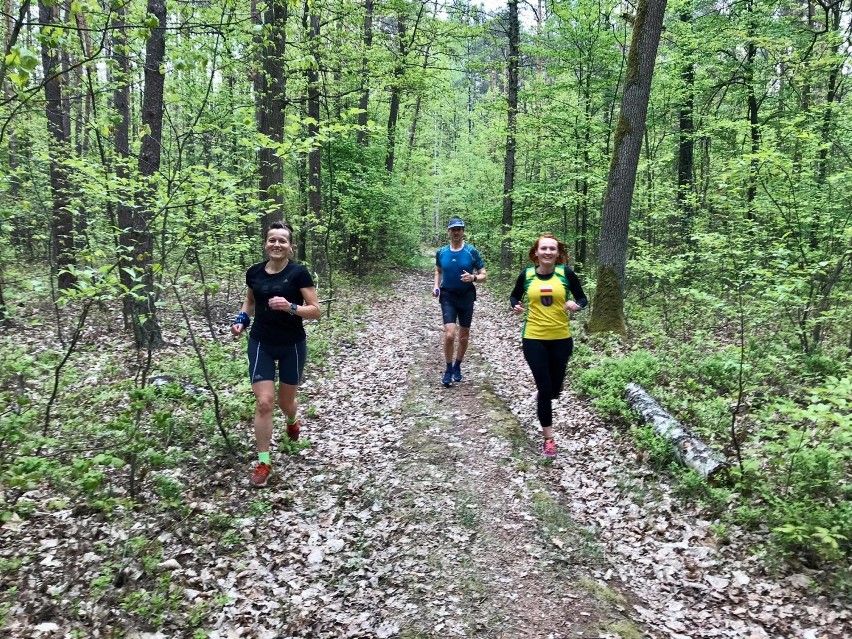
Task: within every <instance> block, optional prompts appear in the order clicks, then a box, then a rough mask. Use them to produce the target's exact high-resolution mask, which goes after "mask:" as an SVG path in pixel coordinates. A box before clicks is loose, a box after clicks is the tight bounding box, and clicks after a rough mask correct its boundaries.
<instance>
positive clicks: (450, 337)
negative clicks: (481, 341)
mask: <svg viewBox="0 0 852 639" xmlns="http://www.w3.org/2000/svg"><path fill="white" fill-rule="evenodd" d="M447 235H449V237H450V243H449V244H447V245H446V246H442V247H441V248H439V249H438V250H437V251H436V252H435V282H434V287H433V290H432V296H433V297H437V298H439V300H440V302H441V314H442V315H443V319H444V357H445V359H446V361H447V368H446V370H445V371H444V376H443V377H442V378H441V383H442V384H443V385H444V386H450V385H452V383H453V382H460V381H461V380H462V374H461V363H462V360H463V359H464V354H465V351H467V345H468V341H469V339H470V324H471V321H472V319H473V302H474V300H476V286H474V284H476V283H480V284H481V283H482V282H484V281H485V280H486V279H487V277H488V274H487V273H486V272H485V262H483V261H482V256H480V255H479V251H477V250H476V249H475V248H473V247H472V246H471V245H470V244H468V243H467V242H465V241H464V220H462V219H461V218H460V217H454V218H452V219H450V221H449V223H448V224H447ZM456 321H458V324H459V345H458V348H457V349H455V357H453V351H454V346H455V339H456Z"/></svg>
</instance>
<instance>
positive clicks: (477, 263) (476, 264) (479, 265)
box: [470, 247, 485, 271]
mask: <svg viewBox="0 0 852 639" xmlns="http://www.w3.org/2000/svg"><path fill="white" fill-rule="evenodd" d="M470 256H471V257H472V258H473V268H475V269H476V270H477V271H479V270H482V269H484V268H485V261H484V260H483V259H482V256H481V255H480V254H479V251H477V250H476V249H475V248H473V247H471V251H470Z"/></svg>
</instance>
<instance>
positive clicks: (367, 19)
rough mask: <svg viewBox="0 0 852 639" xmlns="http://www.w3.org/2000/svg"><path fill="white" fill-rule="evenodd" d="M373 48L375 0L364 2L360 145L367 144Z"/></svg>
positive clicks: (359, 100) (358, 134) (359, 118)
mask: <svg viewBox="0 0 852 639" xmlns="http://www.w3.org/2000/svg"><path fill="white" fill-rule="evenodd" d="M372 46H373V0H364V55H363V56H362V57H361V97H360V98H359V99H358V108H359V109H360V110H361V112H360V113H359V114H358V133H357V134H356V135H357V140H358V144H360V145H362V146H363V145H365V144H367V120H368V118H367V107H368V105H369V103H370V65H369V59H368V57H367V56H368V54H369V51H370V48H371V47H372Z"/></svg>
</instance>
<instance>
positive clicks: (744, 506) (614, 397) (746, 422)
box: [572, 294, 852, 594]
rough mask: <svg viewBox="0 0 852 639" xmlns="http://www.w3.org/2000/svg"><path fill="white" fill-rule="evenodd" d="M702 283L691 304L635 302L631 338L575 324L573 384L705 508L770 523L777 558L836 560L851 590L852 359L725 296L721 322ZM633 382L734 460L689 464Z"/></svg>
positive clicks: (819, 563) (816, 563) (812, 563)
mask: <svg viewBox="0 0 852 639" xmlns="http://www.w3.org/2000/svg"><path fill="white" fill-rule="evenodd" d="M693 295H694V296H695V298H696V299H691V300H690V298H689V296H690V294H685V300H684V303H683V306H682V307H675V306H673V305H671V304H670V303H667V305H666V307H665V308H662V309H661V308H660V307H659V306H653V305H651V304H649V303H648V302H647V301H643V303H642V304H640V305H638V306H637V305H635V304H634V305H633V306H630V305H628V312H632V313H633V315H632V316H631V318H630V322H629V324H630V330H631V338H630V339H628V340H626V341H624V342H620V341H618V340H617V339H616V338H614V337H612V336H601V335H592V336H589V335H586V334H583V333H580V334H579V335H577V336H576V340H575V341H576V348H575V357H574V361H573V364H572V366H573V368H574V375H573V384H574V387H575V388H576V389H577V390H578V391H579V392H580V393H581V394H582V395H584V396H586V397H587V398H588V399H589V400H590V401H591V403H592V404H593V405H594V406H595V408H596V409H598V410H599V411H601V412H602V413H603V414H605V415H607V416H609V417H610V418H611V419H612V418H614V423H615V424H616V425H617V426H618V427H619V431H620V432H622V433H624V434H625V435H628V436H630V437H631V438H632V439H633V441H634V442H635V444H636V446H637V448H638V449H639V450H640V457H641V458H642V459H644V460H645V461H646V463H648V464H649V465H651V466H652V467H654V468H655V469H657V470H659V471H661V472H664V473H667V474H668V475H669V477H670V478H672V479H673V480H674V482H673V483H674V486H675V491H676V494H677V495H678V496H679V497H680V498H682V499H683V500H684V501H686V502H692V503H696V504H697V505H698V506H699V507H701V508H704V509H706V510H707V511H708V514H710V515H711V516H713V517H715V518H718V519H719V521H720V522H721V524H720V525H721V526H741V527H747V528H753V529H755V530H768V535H763V538H764V539H765V543H764V545H763V546H762V547H760V548H755V552H757V553H760V554H761V555H763V556H765V557H766V562H767V564H777V563H778V562H779V561H783V562H788V563H792V564H793V565H804V566H806V567H809V568H824V569H827V570H828V571H829V572H830V573H831V574H833V575H834V576H835V578H834V579H831V580H829V581H830V583H825V584H822V585H823V586H825V587H828V588H830V589H835V590H839V591H845V592H846V593H847V594H852V588H850V579H849V571H848V569H846V568H844V566H848V562H849V559H850V557H852V533H850V532H849V531H850V530H852V506H850V503H852V500H850V497H852V483H850V480H852V445H850V444H852V371H850V367H849V364H848V359H846V360H845V361H844V358H843V357H842V356H840V357H839V356H835V355H832V356H829V355H828V354H826V353H825V352H823V353H816V354H813V353H812V354H803V353H800V352H797V351H796V350H795V349H791V345H790V343H789V342H785V340H784V339H783V338H782V336H780V335H779V334H778V333H777V332H772V331H768V330H766V327H765V326H763V325H762V324H760V322H758V321H757V320H756V319H754V318H752V319H750V320H749V322H750V324H748V325H746V323H745V322H744V321H742V318H741V317H740V318H737V317H736V315H735V313H734V310H736V309H730V308H728V307H726V306H725V305H724V304H722V303H718V304H717V306H716V311H717V312H718V313H722V314H724V313H728V315H727V316H724V315H723V316H722V317H721V319H720V318H719V317H718V316H716V317H715V322H716V326H717V327H720V328H713V327H712V325H711V323H710V322H709V320H707V321H705V318H706V309H707V306H706V305H707V304H711V305H712V303H711V302H708V301H707V300H702V299H698V298H699V297H700V296H698V295H697V294H693ZM702 304H704V306H702ZM744 307H745V305H744ZM697 308H704V309H705V311H704V316H702V314H701V313H699V312H698V311H697V310H696V309H697ZM661 317H662V318H663V319H662V321H661ZM749 327H750V328H749ZM742 334H744V335H745V336H744V337H743V338H740V337H739V336H740V335H742ZM838 354H839V353H838ZM840 355H842V354H840ZM629 382H636V383H638V384H640V385H641V386H642V387H643V388H644V389H645V390H646V391H648V393H649V394H650V395H651V396H652V397H654V398H655V399H656V400H657V402H658V403H659V404H660V405H661V406H662V407H663V408H664V409H665V410H667V411H668V412H669V413H670V414H671V415H672V416H673V417H675V418H676V419H677V420H679V421H680V422H681V423H682V424H683V425H685V426H686V427H687V428H689V429H690V430H691V431H692V432H693V433H694V434H695V435H696V436H698V437H699V438H700V439H701V440H702V441H704V442H705V443H707V444H708V445H709V446H711V447H712V448H713V449H714V450H716V451H718V452H720V453H722V454H723V455H724V456H725V457H726V459H727V460H728V462H729V463H730V464H731V469H730V472H729V473H727V474H726V475H725V477H724V478H723V479H722V480H721V481H720V482H719V481H717V482H716V484H710V483H708V482H707V481H705V480H704V479H703V478H701V477H700V476H698V475H697V474H696V473H694V472H692V471H687V470H685V469H683V468H680V467H679V466H678V465H677V463H676V462H675V457H674V451H673V450H672V448H671V445H670V444H669V442H667V441H665V440H663V439H661V438H660V437H659V436H657V435H656V434H655V433H654V432H653V430H652V429H651V428H650V427H648V426H643V425H641V424H640V423H639V421H638V415H635V414H633V413H632V411H631V410H630V408H629V407H628V405H627V403H626V401H625V399H624V388H625V385H626V384H627V383H629Z"/></svg>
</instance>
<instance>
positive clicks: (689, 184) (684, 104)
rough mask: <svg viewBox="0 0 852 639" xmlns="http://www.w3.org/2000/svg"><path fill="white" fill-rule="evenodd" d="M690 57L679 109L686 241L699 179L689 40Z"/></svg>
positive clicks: (685, 16)
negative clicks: (697, 179) (696, 171)
mask: <svg viewBox="0 0 852 639" xmlns="http://www.w3.org/2000/svg"><path fill="white" fill-rule="evenodd" d="M680 20H681V22H685V23H691V22H692V14H690V13H682V14H681V16H680ZM686 46H687V47H689V50H688V51H687V56H688V60H687V61H686V63H685V64H684V66H683V68H682V70H681V74H680V77H681V81H682V83H683V85H682V91H683V93H682V98H681V103H680V109H679V118H678V121H679V130H678V158H677V205H678V208H679V209H680V213H681V215H680V229H681V238H682V244H684V243H686V242H688V241H689V238H690V237H691V235H692V217H693V214H694V191H693V182H694V179H695V160H694V158H695V152H694V149H695V142H694V135H695V123H694V121H693V117H692V114H693V111H694V108H695V63H694V62H693V61H692V46H693V45H692V43H691V42H690V43H686Z"/></svg>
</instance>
